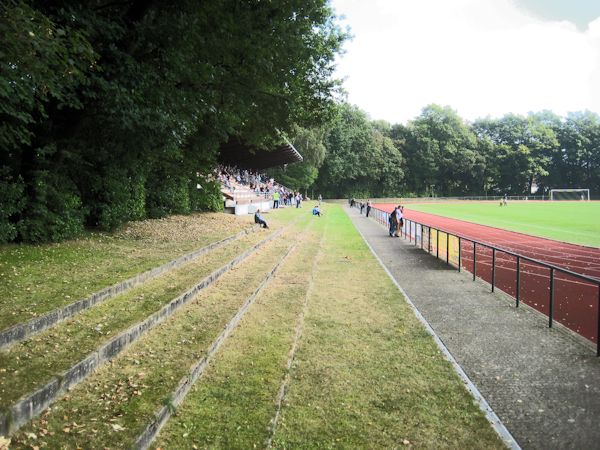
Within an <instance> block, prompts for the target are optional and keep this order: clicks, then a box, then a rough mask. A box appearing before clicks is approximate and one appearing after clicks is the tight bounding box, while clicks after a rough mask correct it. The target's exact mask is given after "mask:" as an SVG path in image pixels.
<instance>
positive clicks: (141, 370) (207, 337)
mask: <svg viewBox="0 0 600 450" xmlns="http://www.w3.org/2000/svg"><path fill="white" fill-rule="evenodd" d="M299 215H301V216H302V220H300V221H299V222H296V223H295V228H296V230H295V231H294V230H292V231H291V232H289V233H286V235H285V236H283V237H282V239H277V240H276V241H274V242H273V244H272V245H269V247H268V248H265V249H264V250H261V251H259V252H258V254H257V255H255V256H253V257H251V258H250V260H248V261H247V262H246V263H244V264H242V265H241V266H239V267H238V268H237V269H235V270H234V271H232V272H231V273H230V274H228V275H226V276H224V277H223V279H222V280H220V281H219V282H218V283H217V284H216V285H215V286H213V287H211V288H209V289H207V290H205V291H203V292H202V293H201V294H200V295H199V296H198V298H197V299H196V300H195V301H193V302H191V303H190V304H189V305H187V306H186V307H184V308H182V310H181V311H179V312H178V313H177V314H176V315H175V316H173V317H172V318H171V319H169V320H168V321H166V322H165V323H163V324H161V325H159V326H158V327H157V328H156V329H154V330H152V331H151V332H149V333H148V335H147V336H145V337H144V338H143V339H141V340H140V341H138V342H137V343H135V344H134V345H132V347H131V348H129V349H128V350H126V351H125V352H124V353H123V354H122V355H121V356H120V357H119V358H117V359H115V360H114V361H113V363H111V364H109V365H106V366H104V367H103V368H101V369H100V370H98V371H97V372H96V374H94V375H92V376H91V377H90V378H89V379H87V380H86V381H84V382H83V383H81V384H80V385H79V386H77V387H76V388H75V389H73V390H72V391H71V392H70V393H69V395H67V396H65V398H64V400H63V401H59V402H57V403H56V404H54V405H53V407H52V410H51V411H48V412H46V413H45V414H43V415H42V417H40V418H38V419H37V420H34V421H33V423H32V424H31V425H29V426H27V427H25V428H24V429H23V430H21V432H19V433H18V434H17V435H16V436H14V439H13V445H14V448H31V447H32V446H36V445H37V446H40V447H44V446H45V447H47V448H77V447H78V446H81V447H82V448H104V447H108V448H130V446H131V442H132V440H133V439H134V438H135V436H136V435H137V433H139V431H141V429H142V428H143V426H144V425H145V422H146V421H147V420H149V418H150V417H151V415H152V412H153V411H154V410H155V408H156V407H158V406H160V405H161V404H163V403H164V402H165V401H166V400H167V399H168V395H169V393H170V392H172V391H173V390H174V389H175V387H176V385H177V382H178V380H179V379H180V378H181V377H182V376H185V374H186V373H187V371H188V370H189V369H188V368H189V367H190V365H191V364H192V363H193V362H194V361H195V360H197V359H198V358H199V357H201V355H202V354H204V352H205V351H206V349H207V348H208V346H209V345H210V343H211V342H212V341H213V339H214V338H215V337H216V336H217V334H218V333H219V332H220V331H221V330H222V329H223V326H224V324H225V323H226V322H227V321H228V320H229V319H230V318H231V316H232V315H233V314H234V312H235V311H236V310H237V308H239V306H240V305H241V304H242V302H243V301H244V299H245V298H246V297H247V296H248V295H249V294H250V293H251V292H252V291H253V289H254V288H255V286H256V285H257V283H258V282H259V280H260V279H261V278H262V276H264V273H265V271H266V270H268V268H269V267H271V266H272V264H273V263H274V262H275V261H276V260H277V258H278V256H279V255H281V254H282V253H283V252H284V250H285V248H286V247H287V246H288V245H291V243H292V242H293V241H294V240H295V239H300V245H299V246H298V247H297V250H296V251H295V252H294V253H293V254H292V255H290V257H289V259H288V260H287V262H286V263H285V264H284V265H283V266H282V268H281V272H280V273H279V275H278V276H277V277H276V279H274V280H273V281H272V282H271V283H270V284H269V285H268V286H267V290H266V291H264V294H262V295H261V296H259V298H258V299H257V303H256V304H255V305H254V306H253V307H252V308H250V310H249V311H248V314H247V316H246V317H245V318H244V320H243V321H242V322H241V323H240V325H239V326H238V328H237V330H234V332H233V333H232V335H231V336H230V338H229V339H228V341H226V343H225V345H224V346H223V348H221V350H220V351H219V352H218V353H217V354H216V357H215V360H214V361H213V364H212V365H211V366H210V367H209V370H208V372H207V373H206V375H205V377H203V378H201V379H200V380H199V381H198V382H197V385H196V387H195V389H194V392H192V393H191V394H190V396H189V398H188V399H187V401H186V402H185V403H184V405H182V407H181V408H180V409H179V411H178V414H177V416H176V417H175V418H173V419H172V421H171V422H170V423H169V424H168V425H167V427H166V428H165V429H164V431H163V434H162V435H161V438H160V440H159V442H158V443H157V444H158V445H164V447H163V448H194V446H195V447H197V448H205V447H211V448H213V447H216V448H252V447H254V446H256V447H257V448H262V447H264V440H265V438H266V437H267V436H268V435H269V431H268V428H269V425H270V420H271V418H272V417H273V416H274V414H275V397H276V395H277V392H278V390H279V387H280V386H281V382H282V380H283V378H284V376H285V374H286V361H287V358H288V354H289V352H290V348H291V343H292V341H293V339H294V335H295V330H296V327H297V326H298V324H299V323H303V334H302V337H301V339H300V342H299V348H298V352H297V354H296V358H295V361H294V364H293V365H292V369H291V372H290V380H291V382H290V385H289V390H288V393H287V395H286V398H285V401H284V403H283V409H282V416H281V418H280V421H279V423H278V427H277V429H276V432H275V435H274V440H273V444H274V446H275V447H284V448H321V447H324V448H331V447H344V448H396V447H399V446H402V445H403V443H404V445H408V446H415V447H424V448H444V447H447V448H448V447H450V448H502V443H501V442H500V440H499V438H498V437H497V436H496V434H495V433H494V432H493V430H492V429H491V427H490V426H489V424H488V423H487V421H486V420H485V418H484V416H483V413H482V412H481V411H480V410H479V408H478V407H477V406H476V405H474V404H473V399H472V397H471V396H470V395H469V394H468V392H467V391H466V390H465V388H464V387H463V385H462V382H461V381H460V379H459V378H458V376H457V375H456V374H455V373H454V371H453V369H452V367H451V365H450V364H449V363H448V362H447V361H446V360H445V359H444V358H443V357H442V356H441V354H440V352H439V350H438V349H437V347H436V346H435V344H434V342H433V340H432V339H431V337H430V336H429V335H428V334H427V333H426V332H425V330H424V329H423V327H422V326H421V324H420V323H419V322H418V321H417V319H416V318H415V317H414V315H413V313H412V311H411V310H410V308H409V307H408V306H407V305H406V303H405V302H404V300H403V298H402V296H401V294H400V293H399V292H398V290H397V289H396V287H395V286H394V285H393V283H392V282H391V281H390V280H389V279H388V278H387V276H386V274H385V273H384V272H383V271H382V270H381V268H380V267H379V265H378V264H377V263H376V261H375V259H374V258H373V257H372V255H371V254H370V253H369V251H368V249H367V247H366V245H365V244H364V242H363V241H362V240H361V239H360V237H359V235H358V234H357V232H356V230H355V229H354V227H353V226H352V224H351V222H350V221H349V219H348V217H347V216H346V215H345V214H344V213H343V211H342V209H341V208H340V207H339V206H333V205H331V206H330V205H327V206H326V207H325V215H324V217H322V218H316V217H311V216H310V212H309V210H307V209H306V208H304V209H301V210H296V209H287V210H284V211H281V212H277V213H274V214H270V215H268V216H267V219H268V221H269V224H270V225H272V226H273V227H274V228H275V229H276V228H278V227H279V226H281V225H283V224H284V223H285V222H289V221H291V220H294V219H295V218H296V217H298V216H299ZM307 225H309V230H310V233H309V234H308V235H307V234H304V233H303V230H304V229H305V227H306V226H307ZM321 237H323V239H321ZM315 258H317V262H318V264H317V265H313V261H314V260H315ZM313 269H315V270H313ZM173 282H174V283H175V284H177V283H178V282H177V281H175V280H173ZM311 283H312V287H310V286H311ZM305 301H307V302H308V303H307V308H306V316H305V317H304V320H302V317H303V316H302V315H301V311H302V310H304V306H303V305H304V302H305ZM52 357H53V354H52V352H49V353H48V354H47V356H46V358H48V359H51V358H52ZM11 448H13V447H11Z"/></svg>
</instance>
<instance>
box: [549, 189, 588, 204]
mask: <svg viewBox="0 0 600 450" xmlns="http://www.w3.org/2000/svg"><path fill="white" fill-rule="evenodd" d="M589 199H590V190H589V189H551V190H550V200H552V201H555V200H571V201H576V200H579V201H588V200H589Z"/></svg>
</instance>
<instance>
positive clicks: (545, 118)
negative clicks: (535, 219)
mask: <svg viewBox="0 0 600 450" xmlns="http://www.w3.org/2000/svg"><path fill="white" fill-rule="evenodd" d="M325 142H326V151H327V153H326V157H325V161H324V164H323V167H322V168H321V170H320V172H319V176H318V180H317V182H316V188H317V190H318V191H319V192H322V193H323V195H327V196H331V197H350V196H355V197H361V198H362V197H385V196H417V195H418V196H424V195H425V196H429V195H435V196H467V195H483V194H489V195H504V194H509V195H531V193H533V192H534V191H535V188H536V187H537V194H538V195H539V194H542V193H544V192H546V191H547V190H548V189H551V188H558V187H560V188H588V189H590V191H591V194H592V196H594V195H595V196H598V195H599V194H600V117H599V116H598V115H597V114H594V113H591V112H588V111H586V112H578V113H572V114H569V115H568V116H567V117H566V118H561V117H559V116H557V115H555V114H553V113H551V112H547V111H544V112H542V113H535V114H529V115H528V116H527V117H524V116H518V115H514V114H508V115H506V116H504V117H502V118H498V119H492V118H485V119H481V120H477V121H475V122H474V123H467V122H465V121H464V120H463V119H461V118H460V117H459V116H458V114H457V113H456V112H455V111H453V110H452V109H450V108H449V107H440V106H437V105H429V106H427V107H425V108H424V109H423V111H422V113H421V114H420V115H419V116H418V117H416V118H415V119H414V120H412V121H410V122H409V123H408V124H407V125H401V124H397V125H390V124H388V123H385V122H381V121H370V120H369V119H368V118H367V116H366V115H365V114H364V113H363V112H361V111H359V110H357V109H355V108H351V107H349V106H347V105H342V107H341V111H340V114H339V118H338V120H337V121H336V122H335V124H334V126H333V127H332V128H331V130H330V131H329V133H328V135H327V137H326V139H325Z"/></svg>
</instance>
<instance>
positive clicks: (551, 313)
mask: <svg viewBox="0 0 600 450" xmlns="http://www.w3.org/2000/svg"><path fill="white" fill-rule="evenodd" d="M553 320H554V268H553V267H551V268H550V307H549V309H548V327H549V328H552V321H553Z"/></svg>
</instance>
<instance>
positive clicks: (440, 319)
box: [346, 208, 600, 449]
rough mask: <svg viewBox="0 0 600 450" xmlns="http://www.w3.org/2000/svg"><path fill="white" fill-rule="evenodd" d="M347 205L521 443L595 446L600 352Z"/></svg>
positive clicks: (598, 441) (599, 431)
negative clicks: (551, 327)
mask: <svg viewBox="0 0 600 450" xmlns="http://www.w3.org/2000/svg"><path fill="white" fill-rule="evenodd" d="M346 211H347V213H348V215H349V216H350V218H351V220H352V221H353V223H354V224H355V226H356V227H357V229H358V230H359V231H360V232H361V233H362V234H363V236H364V238H365V239H366V240H367V242H368V243H369V244H370V245H371V247H372V248H373V249H374V251H375V252H376V253H377V255H378V256H379V257H380V259H381V260H382V261H383V263H384V264H385V265H386V267H387V268H388V270H389V271H390V273H391V274H392V275H393V276H394V278H395V279H396V281H397V282H398V284H399V285H400V286H401V287H402V288H403V289H404V291H405V292H406V294H407V295H408V296H409V298H410V299H411V300H412V302H413V303H414V305H415V306H416V307H417V308H418V309H419V311H420V312H421V314H422V315H423V316H424V317H425V319H426V320H427V321H428V322H429V323H430V325H431V327H432V328H433V329H434V331H435V333H436V334H437V335H438V336H439V338H440V339H441V340H442V341H443V343H444V344H445V345H446V347H447V348H448V350H449V351H450V353H451V354H452V355H453V356H454V358H455V359H456V361H457V362H458V364H460V366H461V367H462V368H463V370H464V371H465V373H466V374H467V375H468V377H469V378H470V379H471V380H472V381H473V383H474V384H475V386H477V388H478V389H479V391H480V392H481V394H482V395H483V396H484V397H485V399H486V400H487V402H488V403H489V404H490V406H491V407H492V409H493V410H494V412H495V413H496V414H497V415H498V416H499V418H500V420H501V421H502V422H503V423H504V425H505V426H506V428H507V429H508V430H509V431H510V433H511V434H512V435H513V437H514V438H515V439H516V440H517V442H518V443H519V445H520V446H521V447H522V448H524V449H565V448H573V449H594V448H600V358H597V357H596V356H595V351H594V348H593V347H592V346H590V345H584V344H583V343H581V341H580V340H579V339H578V338H575V337H573V336H571V335H570V334H569V333H568V332H566V331H563V330H560V329H556V328H555V329H552V330H551V329H549V328H547V319H546V318H545V317H544V316H542V315H541V314H539V313H537V312H535V311H533V310H532V309H530V308H527V307H524V306H521V307H519V308H515V307H514V302H513V301H510V300H509V299H508V298H507V297H506V296H505V295H504V294H502V293H491V292H490V286H489V285H488V284H487V283H484V282H481V281H475V282H473V281H472V275H471V274H468V273H465V272H462V273H459V272H457V271H456V270H455V269H453V268H451V267H449V266H446V264H445V263H444V262H442V261H439V260H436V259H435V257H434V256H431V255H428V254H427V253H425V252H424V251H422V250H421V249H420V248H416V247H414V246H413V245H410V244H409V243H408V242H407V241H405V240H404V239H400V238H391V237H389V235H388V234H387V230H385V229H384V228H383V227H382V226H381V225H379V224H378V223H376V222H375V221H374V220H371V219H368V218H366V217H364V216H361V215H360V214H359V212H358V210H356V209H352V210H351V209H349V208H347V209H346Z"/></svg>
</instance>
